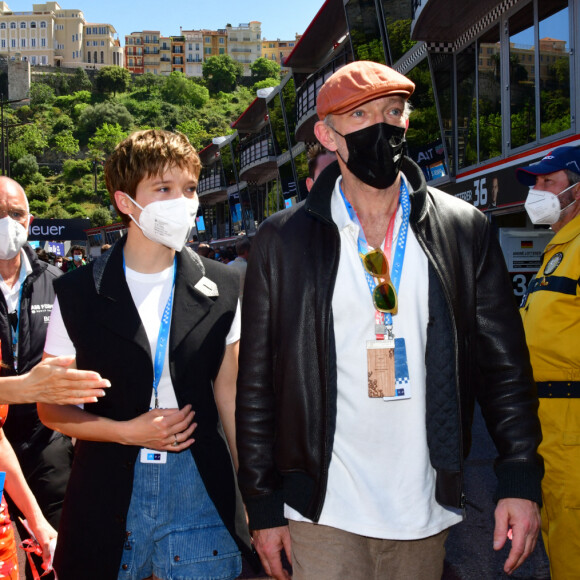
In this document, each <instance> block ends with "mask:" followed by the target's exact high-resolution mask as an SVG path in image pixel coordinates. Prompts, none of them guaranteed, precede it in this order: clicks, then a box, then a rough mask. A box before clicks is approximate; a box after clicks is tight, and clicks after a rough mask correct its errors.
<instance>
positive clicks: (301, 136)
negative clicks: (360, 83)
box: [296, 52, 350, 141]
mask: <svg viewBox="0 0 580 580" xmlns="http://www.w3.org/2000/svg"><path fill="white" fill-rule="evenodd" d="M349 62H350V55H348V54H347V53H346V52H343V53H342V54H341V55H340V56H339V57H338V58H336V59H334V60H332V61H330V62H329V63H328V64H326V65H324V66H323V67H322V68H321V69H319V70H317V71H316V72H315V73H312V74H311V75H310V76H309V77H308V78H307V79H306V81H304V83H303V84H302V86H301V87H300V88H299V89H298V90H297V91H296V141H313V137H314V124H315V123H316V121H318V115H317V114H316V97H318V91H320V88H321V87H322V85H323V84H324V83H325V82H326V80H327V79H328V78H329V77H330V76H332V75H333V74H334V73H335V72H336V71H337V70H338V69H339V68H341V67H343V66H344V65H345V64H348V63H349Z"/></svg>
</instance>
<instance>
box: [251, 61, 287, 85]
mask: <svg viewBox="0 0 580 580" xmlns="http://www.w3.org/2000/svg"><path fill="white" fill-rule="evenodd" d="M250 70H251V71H252V80H253V81H254V82H258V81H263V80H265V79H280V65H279V64H278V63H277V62H276V61H274V60H268V59H267V58H264V57H263V56H261V57H260V58H257V59H256V60H255V61H254V62H253V63H252V64H251V65H250Z"/></svg>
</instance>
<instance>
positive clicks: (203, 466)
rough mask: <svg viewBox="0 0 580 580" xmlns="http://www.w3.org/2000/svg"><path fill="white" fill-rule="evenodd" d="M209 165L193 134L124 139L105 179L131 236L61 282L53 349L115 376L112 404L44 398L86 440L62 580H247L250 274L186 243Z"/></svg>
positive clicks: (63, 537) (58, 421) (58, 423)
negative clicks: (244, 370) (240, 410)
mask: <svg viewBox="0 0 580 580" xmlns="http://www.w3.org/2000/svg"><path fill="white" fill-rule="evenodd" d="M200 168H201V164H200V160H199V157H198V155H197V153H196V152H195V149H194V148H193V147H192V146H191V144H190V143H189V141H188V139H187V137H185V136H184V135H181V134H174V133H170V132H166V131H157V130H148V131H140V132H137V133H134V134H132V135H130V136H129V137H128V138H127V139H125V140H124V141H122V142H121V143H120V144H119V145H118V146H117V148H116V149H115V151H114V153H113V154H112V155H111V157H110V158H109V160H108V161H107V163H106V166H105V179H106V183H107V189H108V190H109V193H110V196H111V200H112V202H113V203H114V205H115V207H116V209H117V211H118V213H119V215H120V216H121V218H122V220H123V221H124V223H125V224H127V225H128V232H127V235H126V236H125V237H124V238H122V239H121V240H120V241H119V242H117V243H116V244H115V245H114V246H113V247H112V248H111V250H109V251H108V252H106V253H105V254H103V255H102V256H100V257H99V258H98V259H97V260H96V261H95V262H93V263H91V264H90V265H89V266H87V267H85V268H79V269H78V270H76V271H75V272H73V273H71V274H70V275H68V276H66V277H63V283H62V284H57V285H56V293H57V300H56V302H55V306H54V315H53V317H52V320H51V322H50V327H49V333H48V337H47V343H46V347H45V351H46V355H47V356H53V355H58V354H61V353H64V352H67V353H71V352H76V362H77V366H78V368H83V369H91V370H95V371H98V372H100V373H101V376H103V377H107V378H108V379H109V380H110V381H111V385H112V386H111V388H110V389H109V391H108V396H107V397H106V399H107V401H106V402H104V403H103V404H100V403H95V404H91V405H85V407H84V409H80V408H78V407H73V406H69V407H56V406H51V405H41V406H40V414H41V418H42V420H43V421H44V422H45V423H46V424H47V425H51V426H52V427H53V428H54V429H57V430H59V431H62V432H63V433H67V434H69V435H71V436H73V437H76V438H77V440H78V443H77V448H76V454H75V455H76V456H75V463H74V466H73V472H72V475H71V479H70V483H69V487H68V489H67V494H66V497H65V506H64V510H63V516H62V520H61V522H62V525H61V527H60V534H59V541H58V546H57V550H56V555H55V569H56V570H57V573H58V576H59V578H60V580H78V578H83V579H84V580H97V579H99V580H101V579H103V578H119V579H131V580H143V579H144V578H151V579H161V580H167V579H169V578H176V577H179V578H194V577H195V578H209V577H211V578H217V577H219V578H235V577H236V576H238V575H239V573H240V570H241V558H240V551H245V552H246V553H248V554H250V550H249V535H248V532H247V527H246V524H245V518H244V512H243V508H242V505H241V502H239V501H238V499H239V494H238V492H237V486H236V482H235V472H234V463H237V459H236V452H235V449H236V445H235V435H234V433H235V432H234V410H235V407H234V402H235V381H236V375H237V354H238V341H239V334H240V328H239V314H238V292H237V283H236V282H237V279H236V277H235V274H234V273H233V272H232V271H231V270H229V269H228V268H226V267H225V266H223V265H222V264H219V263H217V262H213V261H210V260H205V259H201V258H199V257H198V256H197V255H196V254H194V253H193V252H191V251H190V250H189V249H188V248H185V247H184V245H185V242H186V241H187V239H188V235H189V232H190V230H191V228H192V226H193V225H194V220H195V216H196V214H197V208H198V204H199V202H198V199H197V195H196V187H197V181H198V177H199V172H200ZM194 415H195V423H194V422H193V418H194ZM194 431H195V433H194ZM194 435H195V443H194V438H193V436H194Z"/></svg>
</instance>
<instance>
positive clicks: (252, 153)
mask: <svg viewBox="0 0 580 580" xmlns="http://www.w3.org/2000/svg"><path fill="white" fill-rule="evenodd" d="M277 175H278V164H277V162H276V150H275V148H274V141H273V139H272V135H271V133H270V130H269V128H266V129H264V130H262V131H261V132H260V133H259V134H258V135H255V136H253V137H246V138H245V139H244V140H243V141H242V142H241V144H240V179H243V180H245V181H249V182H255V183H257V184H258V185H261V184H262V183H266V182H268V181H271V180H272V179H275V178H276V177H277Z"/></svg>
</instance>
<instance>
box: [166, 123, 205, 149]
mask: <svg viewBox="0 0 580 580" xmlns="http://www.w3.org/2000/svg"><path fill="white" fill-rule="evenodd" d="M175 130H176V131H179V132H180V133H183V134H184V135H187V138H188V139H189V141H190V143H191V144H192V145H193V146H194V147H195V148H196V149H197V150H198V151H199V150H200V149H203V146H204V145H205V144H206V143H207V142H208V141H210V139H211V136H210V135H209V133H207V131H204V130H203V129H202V128H201V125H200V124H199V122H198V121H197V120H196V119H189V121H184V122H183V123H180V124H179V125H177V127H175Z"/></svg>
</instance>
